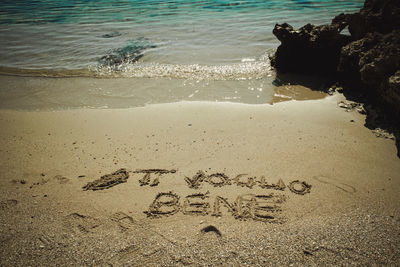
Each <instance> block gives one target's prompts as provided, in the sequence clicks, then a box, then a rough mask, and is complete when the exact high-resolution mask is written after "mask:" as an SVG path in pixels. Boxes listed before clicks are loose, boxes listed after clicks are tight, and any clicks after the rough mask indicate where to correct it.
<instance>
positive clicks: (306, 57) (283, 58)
mask: <svg viewBox="0 0 400 267" xmlns="http://www.w3.org/2000/svg"><path fill="white" fill-rule="evenodd" d="M340 30H341V29H340V26H339V25H322V26H314V25H312V24H307V25H305V26H303V27H301V28H300V29H298V30H295V29H293V27H292V26H290V25H289V24H287V23H284V24H277V25H275V28H274V30H273V34H274V35H275V36H276V37H277V38H278V39H279V41H281V45H280V46H279V47H278V49H277V51H276V53H275V56H274V57H272V58H271V63H272V65H273V66H274V67H275V68H276V69H278V70H279V71H280V72H296V73H299V72H300V73H305V74H307V73H309V74H314V73H325V74H327V73H333V72H335V71H336V68H337V65H338V63H339V56H340V50H341V48H342V47H343V46H344V45H346V44H348V43H349V42H350V41H351V40H350V37H349V36H346V35H343V34H340Z"/></svg>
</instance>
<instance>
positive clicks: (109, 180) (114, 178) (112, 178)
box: [82, 169, 129, 190]
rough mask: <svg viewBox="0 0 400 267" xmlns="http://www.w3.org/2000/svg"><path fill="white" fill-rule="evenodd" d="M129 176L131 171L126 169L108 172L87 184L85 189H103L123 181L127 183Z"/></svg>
mask: <svg viewBox="0 0 400 267" xmlns="http://www.w3.org/2000/svg"><path fill="white" fill-rule="evenodd" d="M128 178H129V172H128V171H127V170H126V169H119V170H118V171H116V172H113V173H111V174H106V175H103V176H101V177H100V179H97V180H95V181H93V182H90V183H88V184H87V185H85V186H84V187H82V188H83V190H103V189H108V188H111V187H113V186H116V185H118V184H121V183H126V181H127V180H128Z"/></svg>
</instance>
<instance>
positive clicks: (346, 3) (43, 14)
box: [0, 0, 363, 107]
mask: <svg viewBox="0 0 400 267" xmlns="http://www.w3.org/2000/svg"><path fill="white" fill-rule="evenodd" d="M362 4H363V0H352V1H350V0H342V1H331V0H318V1H317V0H309V1H303V0H270V1H261V0H247V1H227V0H199V1H189V0H178V1H155V0H147V1H137V0H125V1H116V0H96V1H92V0H80V1H78V0H70V1H65V0H63V1H61V0H53V1H50V0H40V1H39V0H18V1H15V0H13V1H11V0H2V1H1V3H0V40H2V41H1V42H0V72H2V73H3V74H4V73H7V74H12V75H15V74H18V75H22V76H39V77H48V76H52V77H66V76H67V77H69V76H84V77H107V78H131V79H140V78H157V79H159V78H166V79H178V80H182V82H181V85H183V84H184V83H185V84H188V83H186V82H185V81H187V80H194V81H202V82H203V81H205V80H206V81H207V82H209V81H226V80H234V81H243V80H253V81H252V83H254V80H263V79H264V80H263V81H262V84H263V85H262V86H263V87H262V88H261V89H263V88H264V89H265V90H270V91H271V90H272V89H273V86H272V85H271V81H270V80H269V79H270V78H268V77H271V76H273V71H272V70H271V68H270V66H269V62H268V57H267V55H268V53H271V51H273V49H274V48H276V47H277V46H278V45H279V42H278V41H277V40H276V38H275V37H274V36H273V35H272V29H273V27H274V25H275V23H283V22H288V23H290V24H292V25H293V26H295V27H300V26H302V25H304V24H306V23H308V22H310V23H313V24H322V23H329V22H330V20H331V19H332V18H333V17H334V16H335V15H337V14H339V13H341V12H345V13H350V12H355V11H358V9H359V8H360V7H361V6H362ZM265 79H267V80H265ZM132 81H133V80H132ZM134 82H135V83H136V84H138V86H139V85H140V84H143V81H140V80H134ZM146 83H147V82H146ZM178 83H179V82H178ZM260 83H261V81H260ZM173 84H174V86H176V84H177V83H173ZM240 84H243V82H241V83H240ZM204 86H205V85H204ZM232 86H234V85H232ZM45 87H46V86H43V88H45ZM112 87H113V86H111V85H110V88H109V89H107V90H108V91H107V92H111V91H113V89H112ZM116 87H118V86H116ZM238 87H240V88H236V89H237V90H234V91H239V92H240V91H241V90H242V89H241V87H242V85H238ZM255 87H257V86H255ZM266 87H268V88H269V89H268V88H266ZM46 88H47V87H46ZM96 88H97V87H96ZM249 88H253V89H254V86H250V85H249V86H245V89H246V90H249ZM257 88H259V87H257ZM271 88H272V89H271ZM0 89H1V90H3V95H7V93H4V90H6V91H7V92H9V91H10V89H7V88H4V86H0ZM140 89H143V88H140ZM170 89H171V88H168V90H170ZM27 90H28V89H27ZM43 90H44V89H43ZM46 90H51V89H49V88H47V89H46ZM82 90H83V89H82ZM132 90H133V89H132ZM196 90H198V88H197V89H196V88H194V91H196ZM83 91H85V90H83ZM86 91H90V90H89V89H86ZM114 91H115V90H114ZM166 91H167V90H166ZM256 91H257V90H256ZM192 93H193V92H192ZM158 94H160V93H159V92H158ZM270 95H271V92H270V93H269V96H264V97H262V96H259V97H258V99H255V100H254V101H255V102H256V103H268V102H270V100H271V99H270ZM185 97H187V96H186V95H185V96H182V97H181V98H182V99H184V98H185ZM229 97H230V99H233V98H232V97H237V96H228V98H229ZM177 98H178V99H179V97H177ZM228 98H227V99H228ZM259 98H261V99H262V100H259ZM222 99H223V98H222ZM238 99H239V100H238V101H240V99H241V97H240V96H239V98H238ZM217 100H221V99H217ZM4 101H5V100H3V101H2V102H3V103H4ZM2 102H0V107H1V103H2ZM142 102H143V101H142ZM144 102H145V103H153V102H157V101H151V100H148V99H147V100H146V101H144ZM245 102H246V101H245ZM247 102H252V101H247ZM102 104H104V103H102ZM99 105H100V104H99ZM88 106H91V105H89V104H88Z"/></svg>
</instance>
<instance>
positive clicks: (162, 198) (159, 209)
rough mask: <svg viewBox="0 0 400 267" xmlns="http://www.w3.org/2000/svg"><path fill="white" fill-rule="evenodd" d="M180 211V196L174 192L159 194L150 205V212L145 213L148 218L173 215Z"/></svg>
mask: <svg viewBox="0 0 400 267" xmlns="http://www.w3.org/2000/svg"><path fill="white" fill-rule="evenodd" d="M178 211H179V196H178V195H177V194H175V193H173V192H171V191H170V192H168V193H158V194H157V196H156V198H155V199H154V201H153V202H152V203H151V204H150V207H149V210H148V211H145V212H144V213H146V214H147V216H148V217H160V216H168V215H173V214H175V213H177V212H178Z"/></svg>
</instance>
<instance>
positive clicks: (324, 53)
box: [271, 0, 400, 156]
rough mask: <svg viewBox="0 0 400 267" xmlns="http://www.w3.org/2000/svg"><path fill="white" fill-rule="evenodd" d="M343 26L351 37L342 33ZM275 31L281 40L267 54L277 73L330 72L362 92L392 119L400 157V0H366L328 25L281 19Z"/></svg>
mask: <svg viewBox="0 0 400 267" xmlns="http://www.w3.org/2000/svg"><path fill="white" fill-rule="evenodd" d="M345 28H348V30H349V32H350V36H348V35H347V36H345V35H343V34H341V31H342V30H343V29H345ZM273 33H274V34H275V36H276V37H277V38H278V39H279V40H280V41H281V45H280V46H279V47H278V49H277V51H276V53H275V55H274V56H273V57H272V58H271V64H272V66H274V67H275V68H276V70H277V71H278V73H279V72H292V73H307V74H320V73H326V74H333V76H334V77H336V79H337V80H339V81H340V82H341V83H342V84H347V85H348V86H346V87H347V90H352V91H359V92H361V93H362V94H363V97H364V99H369V101H370V102H371V103H372V104H373V105H377V106H379V110H381V111H382V116H383V117H385V118H386V117H387V118H389V117H391V119H389V120H391V121H392V123H391V124H392V125H393V124H394V126H393V129H394V130H393V131H394V132H395V133H397V145H398V152H399V153H398V154H399V156H400V134H399V133H400V131H399V130H398V129H400V121H399V120H398V118H399V117H400V1H399V0H366V1H365V3H364V7H363V8H362V9H361V10H360V11H359V12H357V13H355V14H340V15H338V16H336V17H335V18H334V19H333V20H332V23H331V24H330V25H322V26H313V25H310V24H307V25H305V26H304V27H302V28H300V29H298V30H295V29H293V28H292V27H291V26H290V25H289V24H286V23H284V24H277V25H276V26H275V28H274V30H273ZM367 113H368V112H367ZM368 120H369V118H368V117H367V121H368ZM396 129H397V130H396Z"/></svg>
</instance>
